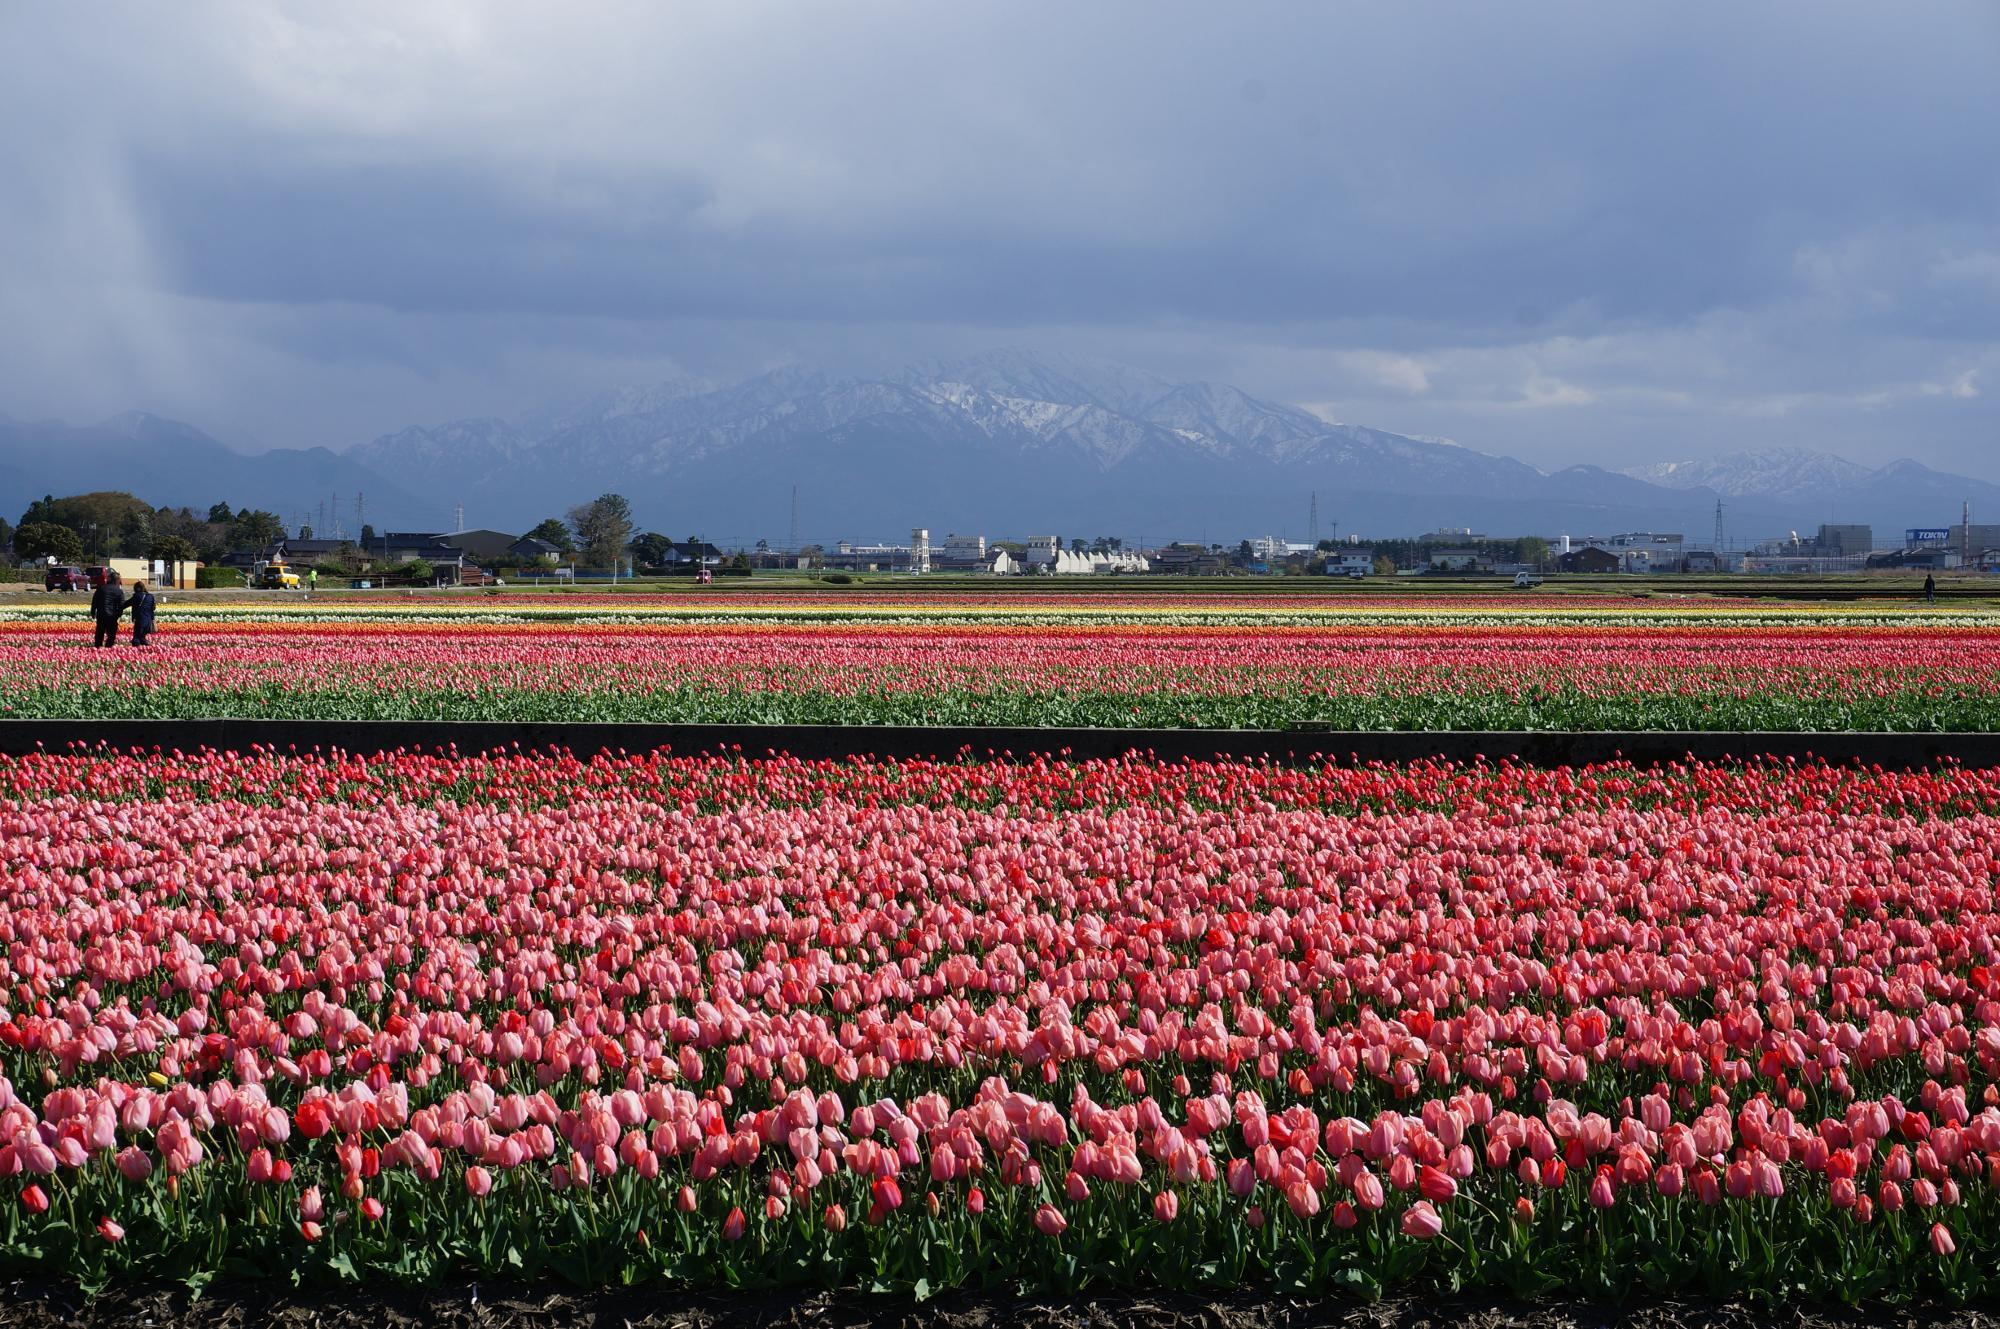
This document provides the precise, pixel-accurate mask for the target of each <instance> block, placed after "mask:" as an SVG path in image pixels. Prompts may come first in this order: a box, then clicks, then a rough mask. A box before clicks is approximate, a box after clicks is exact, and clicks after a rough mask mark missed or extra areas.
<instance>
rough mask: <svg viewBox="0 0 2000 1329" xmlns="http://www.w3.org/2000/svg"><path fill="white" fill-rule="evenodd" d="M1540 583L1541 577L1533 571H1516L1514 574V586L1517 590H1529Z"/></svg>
mask: <svg viewBox="0 0 2000 1329" xmlns="http://www.w3.org/2000/svg"><path fill="white" fill-rule="evenodd" d="M1541 584H1542V579H1541V578H1540V577H1539V576H1537V575H1536V574H1535V573H1532V572H1517V573H1515V574H1514V586H1515V588H1516V589H1518V590H1523V591H1525V590H1529V589H1531V588H1533V587H1536V586H1540V585H1541Z"/></svg>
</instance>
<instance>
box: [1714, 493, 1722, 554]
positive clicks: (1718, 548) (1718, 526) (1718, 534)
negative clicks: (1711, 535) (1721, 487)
mask: <svg viewBox="0 0 2000 1329" xmlns="http://www.w3.org/2000/svg"><path fill="white" fill-rule="evenodd" d="M1715 553H1716V557H1717V558H1720V557H1721V556H1722V500H1721V499H1719V498H1718V499H1716V500H1715Z"/></svg>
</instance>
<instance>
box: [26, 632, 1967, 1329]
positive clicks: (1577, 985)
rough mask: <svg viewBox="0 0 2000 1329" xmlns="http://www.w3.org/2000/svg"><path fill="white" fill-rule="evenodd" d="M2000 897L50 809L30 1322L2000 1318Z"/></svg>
mask: <svg viewBox="0 0 2000 1329" xmlns="http://www.w3.org/2000/svg"><path fill="white" fill-rule="evenodd" d="M508 640H509V639H508V638H505V637H502V638H500V639H499V641H500V642H501V643H505V642H506V641H508ZM24 646H25V647H26V648H28V649H43V650H47V651H49V652H51V653H55V649H56V648H55V647H54V646H52V645H50V644H48V643H46V642H40V641H38V640H28V639H26V638H23V637H20V636H16V637H14V638H13V639H11V640H10V646H9V649H10V650H14V651H17V652H18V651H19V650H20V649H22V648H23V647H24ZM177 649H178V648H177ZM190 649H191V650H192V651H195V652H200V651H203V650H206V649H207V648H204V647H193V648H190ZM217 649H220V650H229V649H234V648H233V647H227V646H224V647H219V648H217ZM299 649H301V650H304V649H308V648H307V647H305V646H304V645H303V644H302V645H301V646H300V648H299ZM362 649H363V651H364V653H365V652H372V651H397V650H405V649H416V648H413V647H410V646H408V645H407V644H405V643H403V642H400V641H391V642H386V643H384V642H380V641H376V640H374V639H364V640H363V642H362ZM482 649H483V650H485V651H487V652H489V654H487V655H485V656H483V657H482V658H486V659H493V658H500V659H508V660H512V659H517V658H518V657H516V656H512V655H508V654H506V653H505V650H504V647H503V645H498V644H488V645H486V646H483V647H482ZM1246 649H1254V644H1252V645H1250V646H1246ZM1898 649H1904V648H1898ZM165 655H166V652H164V651H163V652H162V656H163V657H164V656H165ZM197 658H198V661H199V663H200V664H201V665H202V666H203V667H212V666H213V659H212V658H210V657H205V656H199V655H198V656H197ZM121 663H122V661H121ZM148 667H151V666H148ZM159 667H161V668H166V667H167V666H164V665H162V666H159ZM1996 845H2000V775H1996V774H1993V773H1987V772H1976V771H1970V770H1964V769H1957V768H1948V769H1941V770H1934V771H1929V772H1918V773H1888V772H1883V771H1879V770H1862V769H1858V768H1857V769H1839V768H1834V767H1828V766H1821V765H1816V764H1811V763H1784V764H1774V763H1755V762H1752V763H1748V764H1741V765H1730V766H1706V765H1684V766H1678V767H1669V768H1661V769H1646V770H1641V769H1636V768H1632V767H1628V766H1604V767H1590V768H1566V769H1552V770H1536V769H1527V768H1519V767H1494V766H1487V765H1471V766H1454V765H1448V764H1442V763H1421V764H1414V765H1408V766H1395V767H1389V766H1384V767H1373V768H1363V769H1335V768H1310V769H1307V768H1288V767H1282V766H1275V765H1264V764H1255V763H1229V762H1217V763H1205V762H1190V763H1182V764H1156V763H1153V762H1149V761H1142V760H1138V759H1130V760H1123V761H1114V762H1089V763H1072V762H1062V761H1053V760H1036V761H1030V762H1020V763H999V762H992V763H979V762H953V763H929V762H916V761H912V762H893V761H866V760H862V761H844V762H803V761H798V760H794V759H790V758H766V759H761V760H754V761H753V760H744V759H736V758H722V757H682V758H670V757H665V756H657V755H654V756H644V757H641V756H617V757H610V756H607V757H600V758H596V759H593V760H591V761H588V762H585V761H580V760H577V759H574V758H570V757H566V756H563V755H560V754H541V755H534V754H517V755H511V756H494V757H476V758H475V757H440V756H415V755H409V754H393V755H385V756H378V757H368V758H362V757H347V756H340V755H338V754H331V755H314V756H279V755H274V754H270V753H253V754H241V755H223V754H213V753H207V754H184V755H164V754H152V755H112V754H109V753H100V754H96V755H87V754H86V755H78V754H71V755H44V756H32V757H22V758H14V759H9V760H6V761H4V762H0V854H4V857H5V861H6V863H7V866H8V870H7V872H6V873H5V874H4V877H0V894H4V910H0V945H4V948H5V949H4V966H5V971H4V980H5V981H4V984H0V1072H4V1083H3V1084H0V1141H4V1142H3V1143H0V1265H4V1266H5V1267H6V1268H7V1269H8V1270H9V1271H10V1272H11V1273H12V1274H13V1275H14V1276H20V1275H22V1274H24V1273H32V1274H33V1275H35V1276H37V1277H43V1278H47V1277H65V1278H70V1279H74V1280H76V1281H77V1282H79V1283H81V1284H82V1285H84V1286H85V1287H100V1286H104V1285H106V1284H108V1283H112V1282H117V1281H121V1280H143V1279H149V1278H158V1277H168V1278H175V1279H186V1280H189V1281H194V1282H200V1281H203V1280H206V1279H210V1278H231V1277H248V1276H263V1277H277V1278H289V1279H294V1280H297V1281H299V1282H301V1283H305V1284H311V1285H319V1284H341V1283H356V1282H372V1281H381V1280H399V1281H404V1282H416V1283H434V1282H436V1281H438V1280H442V1279H451V1278H467V1277H469V1278H474V1279H477V1278H489V1279H490V1278H509V1279H544V1278H560V1279H566V1280H571V1281H574V1282H577V1283H583V1284H589V1285H601V1284H607V1283H614V1284H615V1283H628V1282H648V1283H650V1282H660V1283H664V1284H666V1285H681V1286H700V1287H754V1286H771V1285H779V1286H785V1285H794V1286H796V1285H804V1286H813V1287H819V1286H836V1287H847V1288H859V1289H869V1288H879V1289H891V1290H897V1291H902V1292H914V1293H916V1294H917V1295H919V1296H921V1295H925V1294H927V1293H929V1292H932V1291H935V1290H938V1289H942V1288H949V1287H960V1286H966V1287H991V1288H1020V1287H1033V1288H1044V1289H1053V1290H1058V1291H1077V1290H1089V1289H1092V1288H1105V1287H1112V1286H1125V1287H1151V1286H1157V1285H1161V1284H1165V1285H1170V1286H1186V1287H1197V1288H1228V1287H1243V1286H1254V1287H1269V1288H1273V1289H1286V1290H1291V1289H1306V1290H1314V1291H1329V1292H1347V1293H1354V1294H1359V1295H1364V1296H1366V1295H1376V1294H1380V1293H1384V1292H1387V1291H1389V1290H1394V1289H1401V1290H1419V1291H1451V1290H1457V1289H1464V1288H1489V1289H1501V1290H1506V1291H1510V1292H1515V1293H1520V1294H1525V1295H1539V1294H1554V1293H1561V1294H1566V1295H1585V1296H1599V1295H1630V1294H1631V1293H1632V1292H1633V1291H1634V1290H1635V1289H1636V1290H1642V1291H1643V1290H1644V1289H1675V1290H1679V1291H1683V1292H1686V1291H1708V1292H1714V1293H1718V1294H1729V1295H1740V1294H1751V1295H1762V1296H1768V1297H1775V1298H1811V1299H1821V1300H1826V1299H1843V1300H1877V1299H1907V1298H1913V1297H1914V1298H1933V1297H1940V1296H1941V1297H1946V1298H1979V1297H1985V1296H1990V1295H1992V1294H1993V1293H1994V1292H1995V1291H1996V1282H2000V1273H1996V1269H2000V1264H1996V1261H2000V1089H1997V1088H1996V1080H2000V896H1996V894H1995V889H1994V885H1995V870H1996V861H1997V860H1996V849H1995V846H1996Z"/></svg>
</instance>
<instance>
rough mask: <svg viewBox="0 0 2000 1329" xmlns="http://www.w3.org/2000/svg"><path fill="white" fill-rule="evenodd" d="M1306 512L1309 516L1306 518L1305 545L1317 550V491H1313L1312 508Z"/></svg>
mask: <svg viewBox="0 0 2000 1329" xmlns="http://www.w3.org/2000/svg"><path fill="white" fill-rule="evenodd" d="M1307 511H1308V512H1309V513H1310V514H1311V515H1310V516H1308V517H1307V518H1306V543H1307V544H1309V545H1311V546H1312V547H1313V548H1314V549H1317V548H1319V490H1317V489H1315V490H1313V496H1312V506H1311V507H1310V508H1308V509H1307Z"/></svg>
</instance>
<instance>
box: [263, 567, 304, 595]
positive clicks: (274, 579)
mask: <svg viewBox="0 0 2000 1329" xmlns="http://www.w3.org/2000/svg"><path fill="white" fill-rule="evenodd" d="M257 585H258V586H259V587H260V588H262V589H264V590H267V591H296V590H297V589H299V574H298V573H296V572H294V571H292V570H291V569H290V568H288V567H286V566H285V565H284V564H283V563H266V564H265V565H264V569H263V571H261V572H259V573H258V574H257Z"/></svg>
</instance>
